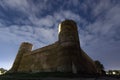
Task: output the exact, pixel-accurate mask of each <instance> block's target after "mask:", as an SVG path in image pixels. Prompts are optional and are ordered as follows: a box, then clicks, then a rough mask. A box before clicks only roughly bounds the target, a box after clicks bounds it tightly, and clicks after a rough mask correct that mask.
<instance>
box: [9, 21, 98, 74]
mask: <svg viewBox="0 0 120 80" xmlns="http://www.w3.org/2000/svg"><path fill="white" fill-rule="evenodd" d="M58 38H59V40H58V41H57V42H55V43H53V44H51V45H48V46H45V47H43V48H39V49H37V50H34V51H31V45H29V46H21V47H20V50H19V51H18V55H17V57H16V59H15V62H14V64H13V67H12V68H11V70H10V71H11V72H73V73H86V74H95V73H97V70H96V67H95V64H94V61H93V60H92V59H91V58H90V57H89V56H88V55H87V54H86V53H85V52H84V51H83V50H82V49H81V47H80V42H79V36H78V31H77V26H76V23H75V22H74V21H72V20H65V21H63V22H62V23H61V24H60V25H59V35H58ZM23 47H24V48H23ZM16 66H17V67H16Z"/></svg>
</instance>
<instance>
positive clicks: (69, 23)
mask: <svg viewBox="0 0 120 80" xmlns="http://www.w3.org/2000/svg"><path fill="white" fill-rule="evenodd" d="M68 26H69V27H68ZM70 28H71V29H72V30H77V25H76V22H75V21H73V20H64V21H63V22H61V23H60V24H59V29H58V33H60V32H61V31H62V30H64V29H70Z"/></svg>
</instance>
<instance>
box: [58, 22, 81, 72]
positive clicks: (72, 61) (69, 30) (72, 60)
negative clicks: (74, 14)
mask: <svg viewBox="0 0 120 80" xmlns="http://www.w3.org/2000/svg"><path fill="white" fill-rule="evenodd" d="M59 43H60V47H61V48H60V50H59V53H60V54H61V55H62V56H63V57H62V59H61V60H59V62H60V63H61V65H64V66H62V69H63V71H66V72H74V71H75V72H77V71H78V69H77V68H79V67H78V64H79V63H77V62H78V59H77V57H78V56H77V55H78V54H80V42H79V36H78V30H77V26H76V23H75V22H74V21H73V20H65V21H63V22H62V23H61V24H60V25H59ZM79 58H80V57H79ZM73 66H74V67H73ZM73 70H74V71H73Z"/></svg>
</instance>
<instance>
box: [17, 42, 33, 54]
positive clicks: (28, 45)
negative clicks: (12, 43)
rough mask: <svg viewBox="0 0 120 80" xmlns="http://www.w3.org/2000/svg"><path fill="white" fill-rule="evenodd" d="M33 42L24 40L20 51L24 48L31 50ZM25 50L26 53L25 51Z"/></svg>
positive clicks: (26, 50)
mask: <svg viewBox="0 0 120 80" xmlns="http://www.w3.org/2000/svg"><path fill="white" fill-rule="evenodd" d="M32 46H33V45H32V44H31V43H28V42H23V43H22V44H21V46H20V48H19V51H21V50H24V51H25V52H28V51H31V50H32ZM25 52H24V53H25Z"/></svg>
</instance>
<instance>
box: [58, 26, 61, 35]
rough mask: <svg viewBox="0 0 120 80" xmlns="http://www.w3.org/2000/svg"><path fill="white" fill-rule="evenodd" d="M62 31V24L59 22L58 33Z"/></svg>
mask: <svg viewBox="0 0 120 80" xmlns="http://www.w3.org/2000/svg"><path fill="white" fill-rule="evenodd" d="M60 31H61V24H59V27H58V33H60Z"/></svg>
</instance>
